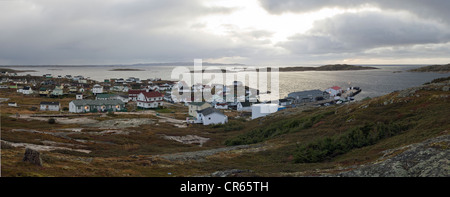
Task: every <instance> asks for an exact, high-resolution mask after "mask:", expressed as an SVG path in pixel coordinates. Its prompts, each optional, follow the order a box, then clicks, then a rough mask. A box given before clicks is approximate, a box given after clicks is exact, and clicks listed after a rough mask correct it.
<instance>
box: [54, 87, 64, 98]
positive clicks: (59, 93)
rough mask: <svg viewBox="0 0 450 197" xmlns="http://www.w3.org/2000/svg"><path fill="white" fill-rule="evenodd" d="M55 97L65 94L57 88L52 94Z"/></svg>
mask: <svg viewBox="0 0 450 197" xmlns="http://www.w3.org/2000/svg"><path fill="white" fill-rule="evenodd" d="M51 94H52V95H53V96H61V95H63V94H64V92H63V89H62V88H60V87H58V86H56V87H55V89H54V90H53V91H52V93H51Z"/></svg>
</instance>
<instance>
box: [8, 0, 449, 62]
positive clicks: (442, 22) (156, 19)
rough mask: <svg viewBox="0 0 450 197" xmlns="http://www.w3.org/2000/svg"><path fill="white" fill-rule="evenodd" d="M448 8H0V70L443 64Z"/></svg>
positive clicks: (283, 3) (123, 0)
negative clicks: (104, 66) (41, 66)
mask: <svg viewBox="0 0 450 197" xmlns="http://www.w3.org/2000/svg"><path fill="white" fill-rule="evenodd" d="M448 8H450V1H448V0H395V1H390V0H377V1H375V0H322V1H321V0H189V1H186V0H0V64H1V65H5V64H9V65H21V64H26V65H34V64H36V65H37V64H134V63H156V62H180V61H183V62H184V61H193V59H197V58H201V59H203V61H207V62H216V63H244V64H325V63H348V64H391V63H392V64H444V63H450V55H449V54H450V12H449V11H448Z"/></svg>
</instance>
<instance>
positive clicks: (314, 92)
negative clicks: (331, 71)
mask: <svg viewBox="0 0 450 197" xmlns="http://www.w3.org/2000/svg"><path fill="white" fill-rule="evenodd" d="M310 95H311V96H316V95H317V96H319V95H323V91H321V90H306V91H301V92H292V93H289V94H288V97H292V98H297V97H299V98H304V97H309V96H310Z"/></svg>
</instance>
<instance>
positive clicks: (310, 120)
mask: <svg viewBox="0 0 450 197" xmlns="http://www.w3.org/2000/svg"><path fill="white" fill-rule="evenodd" d="M333 113H334V112H326V113H320V114H317V115H313V116H309V117H304V118H301V119H287V120H282V121H279V122H276V123H274V124H270V125H268V126H266V127H264V128H256V129H253V130H251V131H250V132H248V133H244V134H242V135H239V136H237V137H235V138H233V139H228V140H226V141H225V145H227V146H235V145H242V144H255V143H259V142H263V141H265V140H267V139H270V138H273V137H276V136H280V135H283V134H287V133H293V132H299V131H301V130H303V129H308V128H311V127H312V126H313V125H314V124H315V123H317V122H319V121H320V120H322V119H323V118H324V117H326V116H328V115H331V114H333Z"/></svg>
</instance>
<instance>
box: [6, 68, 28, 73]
mask: <svg viewBox="0 0 450 197" xmlns="http://www.w3.org/2000/svg"><path fill="white" fill-rule="evenodd" d="M0 72H2V73H3V72H8V73H24V72H36V71H35V70H14V69H10V68H0Z"/></svg>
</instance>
